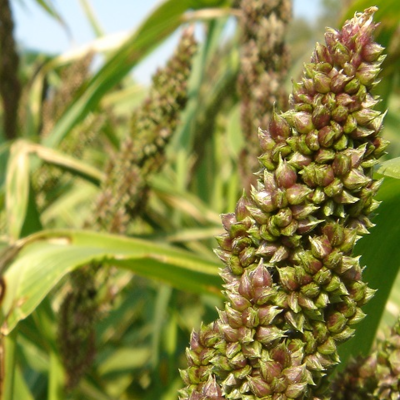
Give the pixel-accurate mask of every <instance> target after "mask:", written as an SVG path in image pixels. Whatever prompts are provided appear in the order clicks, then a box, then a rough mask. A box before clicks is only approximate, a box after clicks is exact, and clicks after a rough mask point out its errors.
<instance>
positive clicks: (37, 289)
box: [1, 231, 220, 334]
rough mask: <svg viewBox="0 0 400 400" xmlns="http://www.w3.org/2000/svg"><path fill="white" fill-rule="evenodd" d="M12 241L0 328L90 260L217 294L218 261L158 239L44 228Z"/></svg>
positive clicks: (26, 312) (12, 323) (9, 325)
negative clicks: (16, 251)
mask: <svg viewBox="0 0 400 400" xmlns="http://www.w3.org/2000/svg"><path fill="white" fill-rule="evenodd" d="M16 246H17V247H18V246H20V252H19V254H18V256H16V257H15V258H14V259H13V260H12V261H11V263H10V264H9V265H8V268H7V270H6V272H5V274H4V280H5V284H6V287H7V289H6V293H5V297H4V299H3V303H2V305H1V311H2V315H3V322H2V327H1V331H2V333H3V334H8V333H10V332H11V331H12V330H13V329H14V327H15V326H16V324H17V323H18V321H19V320H21V319H24V318H26V317H27V316H28V315H29V314H30V313H32V311H34V310H35V308H36V307H37V306H38V304H39V303H40V302H41V301H42V300H43V299H44V297H45V296H46V295H47V294H48V293H49V291H50V290H52V289H53V288H54V287H55V286H56V285H57V283H58V282H59V281H60V280H61V279H62V278H63V277H64V276H65V275H66V274H68V273H69V272H71V271H72V270H74V269H76V268H78V267H80V266H82V265H87V264H90V263H91V262H94V261H96V262H101V263H103V265H116V266H119V267H121V268H125V269H128V270H131V271H132V272H135V273H137V274H140V275H142V276H144V277H147V278H150V279H158V280H161V281H163V282H165V283H168V284H170V285H172V286H174V287H177V288H178V289H182V290H186V291H191V292H194V293H212V294H214V295H219V294H220V278H219V277H218V264H217V263H215V262H212V261H208V260H206V259H203V258H200V257H198V256H196V255H194V254H191V253H188V252H185V251H182V250H178V249H174V248H172V247H167V246H163V245H161V244H157V243H152V242H147V241H144V240H139V239H132V238H125V237H120V236H112V235H108V234H99V233H93V232H85V231H43V232H40V233H38V234H36V235H32V236H31V237H28V238H26V239H24V240H23V241H21V242H19V243H17V245H16Z"/></svg>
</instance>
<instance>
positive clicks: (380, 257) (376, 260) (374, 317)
mask: <svg viewBox="0 0 400 400" xmlns="http://www.w3.org/2000/svg"><path fill="white" fill-rule="evenodd" d="M377 198H378V200H381V201H382V204H381V206H380V207H379V209H378V215H377V216H376V217H375V218H374V219H373V222H374V223H375V224H376V227H374V228H373V229H372V232H371V235H368V236H365V237H363V238H362V239H361V240H360V241H359V242H358V243H357V246H356V249H355V251H356V254H361V255H362V257H361V261H362V263H363V264H364V265H366V266H367V268H366V269H365V271H364V273H363V276H364V280H365V281H366V282H369V286H371V287H372V288H374V289H378V291H377V292H376V294H375V296H374V298H373V299H372V300H371V301H370V302H369V303H368V304H367V305H366V306H365V307H364V308H363V311H364V312H366V313H367V317H366V318H365V319H364V320H363V321H362V322H361V323H360V325H359V326H358V327H357V333H356V337H355V338H354V339H351V340H350V341H349V342H348V343H346V344H344V345H343V346H341V347H340V353H341V360H342V361H343V364H342V365H345V363H346V361H347V360H348V359H349V357H351V356H357V355H358V354H364V355H366V354H368V353H369V351H370V349H371V346H372V343H373V341H374V338H375V335H376V332H377V329H378V326H379V322H380V320H381V317H382V314H383V311H384V309H385V305H386V302H387V299H388V297H389V295H390V291H391V288H392V285H393V283H394V282H395V280H396V276H397V273H398V271H399V267H400V247H399V237H400V180H396V179H392V178H386V179H385V181H384V184H383V185H382V187H381V189H380V191H379V193H378V196H377Z"/></svg>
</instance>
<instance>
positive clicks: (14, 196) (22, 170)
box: [6, 141, 29, 241]
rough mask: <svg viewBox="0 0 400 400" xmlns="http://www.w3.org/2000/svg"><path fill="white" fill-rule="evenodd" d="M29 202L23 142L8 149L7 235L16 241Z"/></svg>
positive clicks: (27, 167)
mask: <svg viewBox="0 0 400 400" xmlns="http://www.w3.org/2000/svg"><path fill="white" fill-rule="evenodd" d="M28 200H29V153H28V150H27V147H26V145H25V143H24V142H23V141H16V142H15V143H14V144H13V145H12V147H11V149H10V157H9V160H8V165H7V177H6V212H7V227H8V235H9V237H10V239H11V240H14V241H15V240H17V239H18V238H19V237H20V235H21V230H22V227H23V224H24V221H25V217H26V212H27V209H28Z"/></svg>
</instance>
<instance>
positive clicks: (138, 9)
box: [12, 0, 320, 82]
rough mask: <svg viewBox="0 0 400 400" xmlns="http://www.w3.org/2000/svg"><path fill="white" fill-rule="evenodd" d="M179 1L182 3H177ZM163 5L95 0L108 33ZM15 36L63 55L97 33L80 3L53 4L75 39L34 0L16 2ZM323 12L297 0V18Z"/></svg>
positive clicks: (154, 59)
mask: <svg viewBox="0 0 400 400" xmlns="http://www.w3.org/2000/svg"><path fill="white" fill-rule="evenodd" d="M176 1H179V0H176ZM158 3H159V1H158V0H146V1H143V0H131V1H128V0H113V1H107V0H92V1H91V5H92V8H93V9H94V11H95V14H96V16H97V18H98V20H99V22H100V24H101V26H102V28H103V29H104V31H105V33H106V34H111V33H118V32H127V31H130V30H132V29H134V28H135V27H136V26H137V25H138V24H139V23H140V22H141V21H142V20H143V18H144V17H145V16H146V15H147V14H148V13H149V12H150V11H151V10H152V8H154V7H155V6H156V5H157V4H158ZM12 4H13V12H14V20H15V34H16V38H17V40H18V42H19V43H20V44H21V45H22V46H24V47H26V48H30V49H35V50H39V51H44V52H49V53H54V54H60V53H63V52H65V51H67V50H70V49H73V48H74V47H77V46H79V45H82V44H85V43H88V42H90V41H91V40H93V39H94V34H93V32H92V29H91V27H90V26H89V24H88V22H87V20H86V17H85V15H84V13H83V11H82V8H81V5H80V1H79V0H58V1H57V0H54V1H53V4H54V6H55V7H56V9H57V10H58V12H59V13H60V14H61V16H62V17H63V18H64V20H65V21H67V23H68V26H69V29H70V32H71V37H69V36H68V34H67V33H66V30H65V29H64V28H63V27H62V26H61V25H60V24H59V23H58V22H57V21H55V20H54V19H53V18H51V17H50V16H48V15H47V14H46V13H45V12H44V11H43V10H42V9H41V8H40V7H39V6H38V5H37V3H36V1H33V0H20V1H13V2H12ZM319 10H320V0H294V1H293V13H294V15H295V16H302V17H305V18H315V16H316V15H318V13H319ZM176 40H177V37H173V38H171V40H169V41H167V42H166V43H165V44H164V46H163V47H162V49H160V51H159V52H158V53H157V55H153V56H150V57H149V59H148V60H146V61H145V62H144V63H143V65H141V66H139V67H138V68H137V71H136V74H135V75H136V76H137V78H138V79H139V80H140V81H142V82H148V80H149V77H150V75H151V73H152V72H153V71H154V70H155V69H156V68H157V66H159V65H161V64H162V63H163V61H164V60H165V58H166V57H168V55H169V54H170V53H171V49H172V47H173V46H174V43H175V42H176Z"/></svg>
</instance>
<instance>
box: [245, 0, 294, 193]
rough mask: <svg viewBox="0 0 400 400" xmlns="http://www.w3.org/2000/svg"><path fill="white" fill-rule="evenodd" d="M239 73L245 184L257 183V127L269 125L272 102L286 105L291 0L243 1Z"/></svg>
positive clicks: (281, 105) (258, 149)
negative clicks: (287, 38) (287, 30)
mask: <svg viewBox="0 0 400 400" xmlns="http://www.w3.org/2000/svg"><path fill="white" fill-rule="evenodd" d="M240 10H241V12H242V18H241V19H240V25H241V32H242V33H241V41H242V43H241V48H240V53H241V54H240V74H239V77H238V90H239V94H240V97H241V124H242V130H243V134H244V136H245V139H246V147H245V148H244V149H243V150H242V153H241V163H240V168H241V173H242V175H243V178H244V179H243V182H244V183H245V186H246V187H248V186H249V182H252V183H254V181H255V179H254V175H253V172H254V171H256V170H257V168H258V162H257V156H258V155H259V154H260V147H259V144H258V140H257V135H256V132H257V127H258V126H268V123H269V121H270V119H271V116H272V110H273V105H274V104H277V105H278V106H279V107H281V108H287V95H286V92H285V90H284V85H283V83H284V80H285V78H286V73H287V70H288V64H289V55H288V53H289V52H288V49H287V46H286V44H285V34H286V28H287V25H288V23H289V20H290V16H291V4H290V1H289V0H276V1H271V0H242V1H241V3H240Z"/></svg>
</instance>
